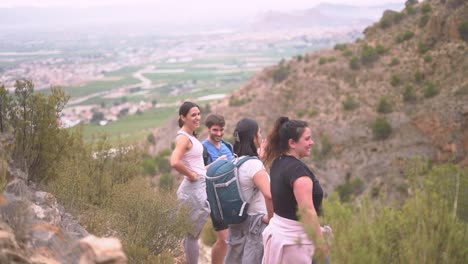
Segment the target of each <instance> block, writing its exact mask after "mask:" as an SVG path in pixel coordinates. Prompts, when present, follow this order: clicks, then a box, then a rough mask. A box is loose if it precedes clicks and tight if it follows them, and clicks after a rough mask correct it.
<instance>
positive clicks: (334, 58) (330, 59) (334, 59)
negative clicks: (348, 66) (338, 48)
mask: <svg viewBox="0 0 468 264" xmlns="http://www.w3.org/2000/svg"><path fill="white" fill-rule="evenodd" d="M327 61H328V62H334V61H336V57H335V56H331V57H328V59H327Z"/></svg>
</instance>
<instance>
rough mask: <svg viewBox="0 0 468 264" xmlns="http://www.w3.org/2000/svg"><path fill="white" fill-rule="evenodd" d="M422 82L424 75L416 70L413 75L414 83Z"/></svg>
mask: <svg viewBox="0 0 468 264" xmlns="http://www.w3.org/2000/svg"><path fill="white" fill-rule="evenodd" d="M422 80H424V75H423V74H422V73H421V72H420V71H419V70H418V71H416V72H415V73H414V81H415V82H417V83H420V82H421V81H422Z"/></svg>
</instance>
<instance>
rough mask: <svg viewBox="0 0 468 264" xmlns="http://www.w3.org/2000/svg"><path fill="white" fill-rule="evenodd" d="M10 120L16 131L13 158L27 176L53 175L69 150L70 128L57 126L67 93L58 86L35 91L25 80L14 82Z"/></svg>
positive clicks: (35, 179)
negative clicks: (44, 92)
mask: <svg viewBox="0 0 468 264" xmlns="http://www.w3.org/2000/svg"><path fill="white" fill-rule="evenodd" d="M14 86H15V96H14V97H13V101H12V102H11V108H12V110H11V111H10V113H9V115H8V116H9V121H8V123H10V124H11V127H12V128H13V133H14V135H15V144H14V146H15V147H14V149H13V155H12V158H13V159H14V160H15V161H18V164H19V165H20V168H21V169H22V170H23V171H24V172H26V174H28V180H30V181H33V182H36V183H46V182H47V181H49V180H50V179H52V178H54V177H56V174H55V173H54V171H53V168H54V166H55V164H57V163H59V162H60V161H61V160H62V159H64V158H65V157H66V155H67V151H69V150H70V147H69V145H70V140H71V139H70V136H69V132H68V131H67V130H64V129H60V128H59V122H58V119H59V114H60V112H61V111H62V109H63V107H64V106H65V104H66V103H67V101H68V98H69V97H68V96H67V95H65V93H64V92H63V90H61V89H59V88H52V89H51V92H50V94H49V95H47V96H46V95H44V94H43V93H34V84H33V83H32V82H31V81H28V80H21V81H16V82H15V85H14Z"/></svg>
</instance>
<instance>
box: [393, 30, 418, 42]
mask: <svg viewBox="0 0 468 264" xmlns="http://www.w3.org/2000/svg"><path fill="white" fill-rule="evenodd" d="M413 36H414V33H413V32H412V31H409V30H407V31H405V32H404V33H402V34H399V35H398V36H397V37H396V39H395V41H396V42H397V43H402V42H404V41H408V40H410V39H411V38H412V37H413Z"/></svg>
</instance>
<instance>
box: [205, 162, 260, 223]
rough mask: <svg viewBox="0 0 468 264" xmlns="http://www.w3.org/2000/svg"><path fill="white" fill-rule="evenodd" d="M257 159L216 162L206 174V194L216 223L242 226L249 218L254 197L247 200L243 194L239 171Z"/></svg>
mask: <svg viewBox="0 0 468 264" xmlns="http://www.w3.org/2000/svg"><path fill="white" fill-rule="evenodd" d="M251 159H257V157H255V156H246V157H243V158H242V159H233V160H232V161H227V160H217V161H214V162H213V163H212V164H211V165H210V167H208V170H207V172H206V193H207V196H208V202H209V203H210V208H211V217H212V218H213V220H214V221H217V222H219V221H223V222H224V223H225V224H228V225H230V224H240V223H242V222H243V221H244V220H245V219H246V218H247V216H248V215H247V209H248V207H249V202H250V200H251V199H252V197H253V196H254V195H255V194H256V192H257V191H258V190H257V189H255V190H254V192H253V193H252V196H251V197H249V198H248V199H246V198H245V197H244V195H243V194H242V191H241V187H240V182H239V175H238V170H239V167H240V166H241V165H242V164H243V163H244V162H246V161H247V160H251Z"/></svg>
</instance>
